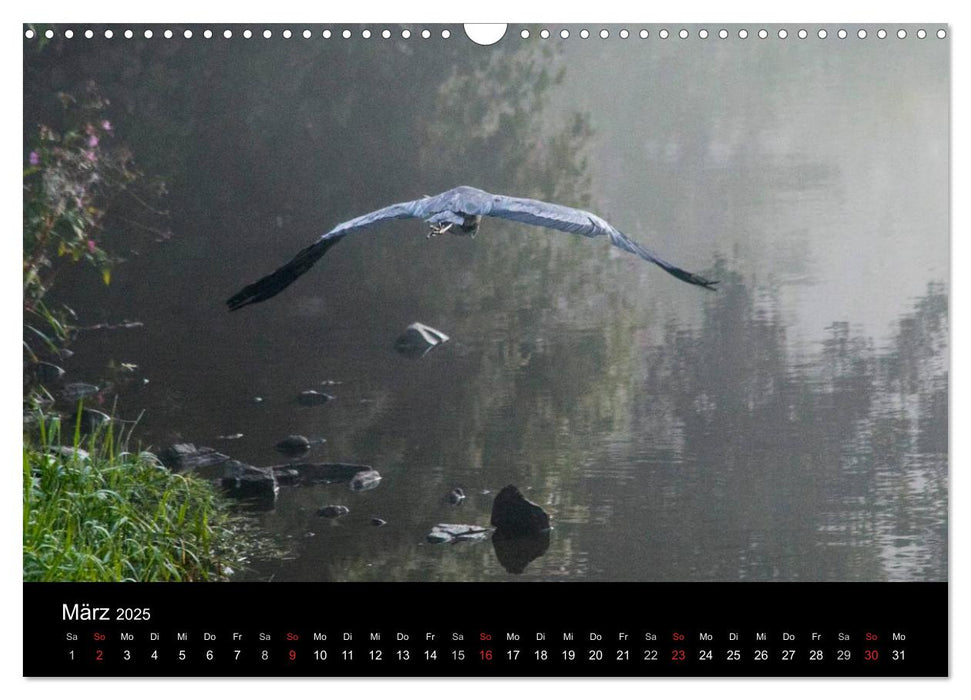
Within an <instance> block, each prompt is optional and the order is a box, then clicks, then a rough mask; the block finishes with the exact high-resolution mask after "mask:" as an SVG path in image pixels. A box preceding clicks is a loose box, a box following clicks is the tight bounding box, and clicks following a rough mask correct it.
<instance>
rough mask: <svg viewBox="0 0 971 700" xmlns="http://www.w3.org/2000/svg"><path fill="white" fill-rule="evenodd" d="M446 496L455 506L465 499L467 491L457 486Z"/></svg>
mask: <svg viewBox="0 0 971 700" xmlns="http://www.w3.org/2000/svg"><path fill="white" fill-rule="evenodd" d="M445 498H447V499H448V502H449V503H451V504H452V505H453V506H457V505H458V504H459V503H461V502H462V501H464V500H465V491H463V490H462V489H460V488H457V487H456V488H454V489H452V490H451V491H449V492H448V496H446V497H445Z"/></svg>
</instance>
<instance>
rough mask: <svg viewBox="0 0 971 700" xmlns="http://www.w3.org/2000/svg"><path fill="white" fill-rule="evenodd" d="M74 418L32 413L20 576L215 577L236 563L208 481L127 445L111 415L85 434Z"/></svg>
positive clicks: (226, 522)
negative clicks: (64, 423)
mask: <svg viewBox="0 0 971 700" xmlns="http://www.w3.org/2000/svg"><path fill="white" fill-rule="evenodd" d="M79 426H80V421H79V420H78V421H77V422H74V424H73V425H70V426H63V427H62V421H60V420H58V419H57V418H49V417H45V416H42V415H40V416H39V417H38V422H37V424H36V427H37V430H36V431H35V434H34V435H33V436H28V437H27V438H25V441H24V580H25V581H205V580H220V579H224V578H226V576H227V573H228V572H229V571H230V569H229V567H237V566H238V565H239V564H240V559H241V558H242V556H243V555H242V553H241V550H240V546H239V545H238V544H237V539H238V538H237V537H236V535H237V532H236V528H235V526H234V521H233V519H232V518H231V517H230V514H229V513H228V511H227V510H226V507H225V505H224V504H223V502H222V501H221V499H220V497H219V495H218V494H217V492H216V490H215V488H214V487H213V485H212V484H210V483H209V482H208V481H205V480H203V479H200V478H196V477H193V476H191V475H187V476H183V475H179V474H173V473H171V472H170V471H169V470H168V469H166V468H165V467H163V466H162V465H161V464H160V463H159V462H158V460H157V459H155V457H154V455H151V454H149V453H133V452H127V451H126V449H125V447H126V445H127V443H128V440H129V438H130V434H128V435H126V434H124V431H119V432H118V433H117V434H116V430H115V427H114V422H113V421H112V422H109V423H107V424H106V425H104V426H102V427H101V429H99V430H98V431H96V432H95V433H94V434H92V435H90V436H87V437H83V438H82V436H81V432H80V428H79ZM63 429H69V430H70V434H69V435H68V436H67V437H68V438H69V439H68V441H67V443H66V445H67V446H68V447H70V448H73V449H72V450H71V451H65V453H64V454H61V453H60V452H59V451H58V448H59V447H60V446H62V445H65V442H63V441H62V438H63V437H64V436H63V435H62V430H63ZM80 450H84V451H86V452H87V454H86V455H85V454H83V453H82V452H80Z"/></svg>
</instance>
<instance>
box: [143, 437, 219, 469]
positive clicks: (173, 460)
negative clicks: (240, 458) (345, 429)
mask: <svg viewBox="0 0 971 700" xmlns="http://www.w3.org/2000/svg"><path fill="white" fill-rule="evenodd" d="M158 459H159V461H160V462H161V463H162V464H164V465H165V466H166V467H168V468H169V469H171V470H172V471H173V472H184V471H186V470H188V469H199V468H201V467H211V466H216V465H219V464H225V463H226V462H228V461H230V459H229V456H228V455H224V454H222V453H221V452H216V451H215V450H214V449H212V448H211V447H196V446H195V445H193V444H192V443H189V442H185V443H181V444H178V445H172V446H171V447H166V448H165V449H164V450H162V451H161V452H159V453H158Z"/></svg>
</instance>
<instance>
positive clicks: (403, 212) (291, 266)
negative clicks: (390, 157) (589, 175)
mask: <svg viewBox="0 0 971 700" xmlns="http://www.w3.org/2000/svg"><path fill="white" fill-rule="evenodd" d="M484 217H494V218H501V219H508V220H510V221H518V222H520V223H525V224H532V225H534V226H542V227H545V228H551V229H555V230H557V231H565V232H567V233H576V234H579V235H581V236H586V237H587V238H597V237H599V236H607V237H608V239H609V240H610V243H611V244H612V245H615V246H617V247H618V248H620V249H621V250H625V251H627V252H628V253H633V254H634V255H637V256H639V257H641V258H643V259H644V260H647V261H648V262H652V263H654V264H655V265H657V266H659V267H660V268H661V269H663V270H664V271H666V272H667V273H669V274H671V275H673V276H675V277H677V278H678V279H680V280H682V281H684V282H687V283H689V284H694V285H698V286H700V287H704V288H706V289H713V288H714V285H716V284H717V281H712V280H708V279H705V278H704V277H701V276H700V275H696V274H694V273H691V272H688V271H686V270H683V269H681V268H680V267H677V266H675V265H672V264H671V263H669V262H666V261H664V260H662V259H661V258H659V257H657V256H656V255H654V253H652V252H650V251H649V250H647V249H646V248H644V247H643V246H641V245H640V244H639V243H637V242H636V241H633V240H631V239H630V238H628V237H627V236H625V235H624V234H623V233H621V232H620V231H618V230H617V229H615V228H614V227H613V226H611V225H610V224H609V223H607V222H606V221H604V220H603V219H601V218H600V217H599V216H597V215H595V214H591V213H590V212H588V211H584V210H582V209H574V208H572V207H565V206H562V205H560V204H552V203H550V202H543V201H540V200H538V199H526V198H522V197H507V196H505V195H498V194H490V193H489V192H485V191H483V190H479V189H476V188H475V187H466V186H462V187H456V188H454V189H451V190H448V191H446V192H442V193H441V194H438V195H435V196H433V197H423V198H421V199H416V200H413V201H410V202H400V203H398V204H392V205H390V206H387V207H384V208H383V209H378V210H376V211H372V212H370V213H368V214H364V215H363V216H358V217H356V218H354V219H350V220H349V221H345V222H344V223H342V224H338V225H337V226H335V227H334V228H333V229H331V230H330V231H328V232H327V233H325V234H324V235H322V236H321V237H320V238H318V239H317V240H316V241H315V242H314V243H312V244H311V245H309V246H307V247H306V248H304V249H303V250H301V251H300V252H299V253H297V254H296V256H294V258H293V259H292V260H291V261H290V262H288V263H286V264H285V265H283V266H282V267H280V268H279V269H277V270H275V271H274V272H272V273H270V274H269V275H267V276H266V277H263V278H262V279H260V280H257V281H256V282H254V283H253V284H250V285H247V286H246V287H244V288H243V289H241V290H240V291H239V292H238V293H236V294H234V295H233V296H232V297H230V298H229V299H228V300H227V302H226V303H227V304H228V305H229V309H230V310H231V311H235V310H236V309H239V308H242V307H244V306H247V305H248V304H256V303H258V302H261V301H266V300H267V299H269V298H271V297H274V296H276V295H277V294H279V293H280V292H282V291H283V290H284V289H286V288H287V287H288V286H290V284H291V283H293V281H294V280H296V279H297V278H298V277H300V276H301V275H303V274H304V273H305V272H306V271H307V270H309V269H310V268H311V267H312V266H313V265H314V263H316V262H317V261H318V260H319V259H320V258H321V257H323V255H324V253H326V252H327V251H328V250H330V248H331V247H332V246H334V245H335V244H336V243H337V242H338V241H339V240H341V239H342V238H344V237H345V236H347V235H348V234H350V233H354V232H356V231H361V230H365V229H367V228H370V227H372V226H374V225H376V224H379V223H381V222H384V221H388V220H390V219H423V220H424V221H425V222H427V223H428V225H429V234H428V235H429V237H431V236H436V235H441V234H444V233H450V234H452V235H458V236H469V237H475V235H476V234H477V233H478V231H479V227H480V224H481V222H482V219H483V218H484Z"/></svg>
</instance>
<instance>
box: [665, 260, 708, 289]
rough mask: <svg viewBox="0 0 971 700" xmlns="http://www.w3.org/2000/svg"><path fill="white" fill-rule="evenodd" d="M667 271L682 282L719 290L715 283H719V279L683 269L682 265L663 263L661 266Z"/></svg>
mask: <svg viewBox="0 0 971 700" xmlns="http://www.w3.org/2000/svg"><path fill="white" fill-rule="evenodd" d="M661 267H662V268H663V269H664V270H665V271H666V272H668V273H669V274H671V275H674V276H675V277H677V278H678V279H679V280H681V281H682V282H687V283H688V284H694V285H697V286H699V287H704V288H705V289H707V290H709V291H712V292H717V291H718V290H717V289H715V285H716V284H718V282H719V280H710V279H707V278H706V277H702V276H701V275H696V274H695V273H693V272H688V271H687V270H682V269H681V268H680V267H675V266H674V265H662V266H661Z"/></svg>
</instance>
